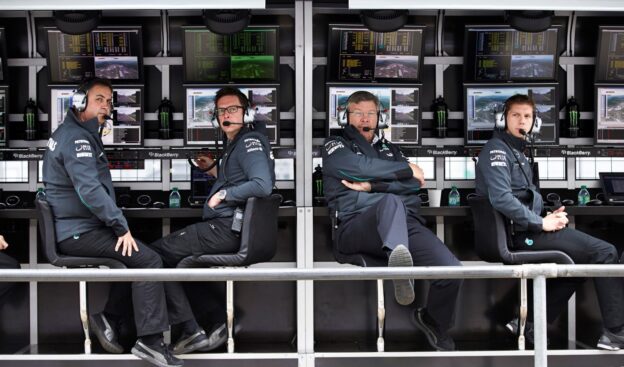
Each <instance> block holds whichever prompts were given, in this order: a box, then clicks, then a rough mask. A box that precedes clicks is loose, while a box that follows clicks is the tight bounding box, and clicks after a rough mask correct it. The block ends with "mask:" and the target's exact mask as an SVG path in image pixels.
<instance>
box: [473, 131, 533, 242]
mask: <svg viewBox="0 0 624 367" xmlns="http://www.w3.org/2000/svg"><path fill="white" fill-rule="evenodd" d="M525 147H526V144H525V142H524V140H522V139H519V138H516V137H514V136H512V135H510V134H508V133H506V132H504V131H500V130H496V131H494V136H493V137H492V139H490V140H489V141H488V142H487V144H485V146H484V147H483V150H482V151H481V153H479V160H478V163H477V170H476V179H475V185H476V192H477V194H479V195H484V196H487V197H488V198H489V199H490V203H491V204H492V207H494V209H496V210H498V211H499V212H501V213H502V214H503V215H504V216H505V217H507V218H508V219H510V220H512V221H513V224H514V230H516V231H531V232H539V231H541V230H542V217H541V216H540V214H541V212H542V209H543V208H544V203H543V201H542V196H541V195H540V193H539V192H538V191H537V189H536V187H535V186H534V185H533V171H532V169H531V167H530V165H529V161H528V159H527V158H526V156H525V155H524V153H523V152H524V149H525ZM516 158H517V159H516ZM518 162H519V163H518ZM523 171H524V173H523Z"/></svg>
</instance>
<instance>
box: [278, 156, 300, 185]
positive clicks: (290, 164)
mask: <svg viewBox="0 0 624 367" xmlns="http://www.w3.org/2000/svg"><path fill="white" fill-rule="evenodd" d="M274 162H275V180H276V181H294V180H295V160H294V158H275V159H274Z"/></svg>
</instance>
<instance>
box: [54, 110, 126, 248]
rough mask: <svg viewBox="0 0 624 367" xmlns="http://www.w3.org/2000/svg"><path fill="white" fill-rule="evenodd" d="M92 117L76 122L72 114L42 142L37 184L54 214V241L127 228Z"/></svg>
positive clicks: (116, 232)
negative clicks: (45, 143)
mask: <svg viewBox="0 0 624 367" xmlns="http://www.w3.org/2000/svg"><path fill="white" fill-rule="evenodd" d="M98 128H99V124H98V121H97V118H94V119H91V120H88V121H85V122H80V121H79V120H78V118H77V117H76V115H75V114H74V112H73V111H72V110H69V111H67V116H66V117H65V120H64V121H63V124H61V126H59V128H58V129H57V130H56V131H55V132H54V134H52V137H51V138H50V140H48V147H47V149H46V151H45V153H44V156H43V183H44V184H45V188H46V198H47V200H48V202H49V203H50V206H51V208H52V211H53V213H54V225H55V228H56V240H57V241H58V242H60V241H63V240H65V239H67V238H69V237H72V236H74V235H79V234H81V233H85V232H88V231H91V230H93V229H97V228H101V227H103V226H107V227H111V228H112V229H113V231H114V232H115V234H116V235H117V236H122V235H124V234H125V233H126V232H128V223H127V221H126V219H125V218H124V216H123V213H122V212H121V210H120V209H119V208H118V207H117V204H116V203H115V191H114V189H113V181H112V179H111V175H110V170H109V168H108V159H106V154H105V152H104V146H103V145H102V140H101V139H100V136H99V135H98Z"/></svg>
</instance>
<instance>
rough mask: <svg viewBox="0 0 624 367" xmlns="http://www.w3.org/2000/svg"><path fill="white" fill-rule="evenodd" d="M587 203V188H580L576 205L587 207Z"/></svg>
mask: <svg viewBox="0 0 624 367" xmlns="http://www.w3.org/2000/svg"><path fill="white" fill-rule="evenodd" d="M587 203H589V191H587V186H585V185H583V186H581V189H580V190H579V193H578V205H587Z"/></svg>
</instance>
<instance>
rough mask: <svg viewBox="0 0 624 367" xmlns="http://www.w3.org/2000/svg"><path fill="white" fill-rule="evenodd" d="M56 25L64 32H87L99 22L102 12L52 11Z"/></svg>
mask: <svg viewBox="0 0 624 367" xmlns="http://www.w3.org/2000/svg"><path fill="white" fill-rule="evenodd" d="M52 14H53V16H54V22H55V23H56V27H57V28H58V29H59V30H60V31H61V32H63V33H66V34H74V35H76V34H85V33H89V32H91V31H92V30H94V29H95V28H97V26H98V25H99V24H100V20H101V19H102V12H101V11H99V10H85V11H79V10H58V11H54V12H52Z"/></svg>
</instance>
